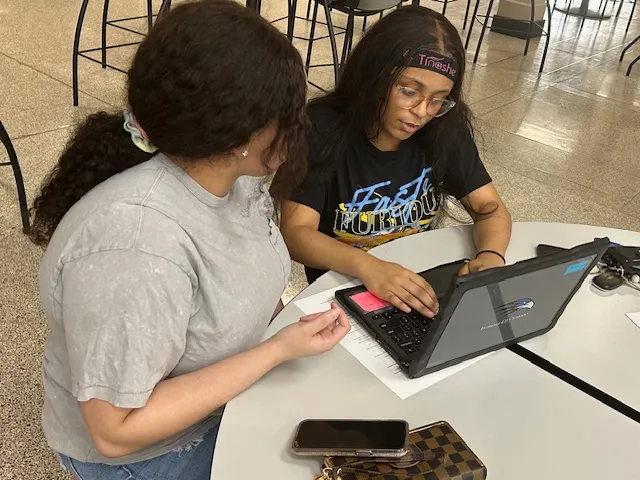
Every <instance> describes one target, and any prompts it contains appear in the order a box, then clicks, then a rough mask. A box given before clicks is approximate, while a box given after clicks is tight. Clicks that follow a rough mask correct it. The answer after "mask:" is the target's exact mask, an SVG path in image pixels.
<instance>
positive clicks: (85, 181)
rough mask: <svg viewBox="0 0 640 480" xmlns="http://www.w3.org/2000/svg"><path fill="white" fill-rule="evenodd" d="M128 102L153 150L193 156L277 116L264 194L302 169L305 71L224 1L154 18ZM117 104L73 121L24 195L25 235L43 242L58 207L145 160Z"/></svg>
mask: <svg viewBox="0 0 640 480" xmlns="http://www.w3.org/2000/svg"><path fill="white" fill-rule="evenodd" d="M127 94H128V104H129V108H130V109H131V111H132V113H133V115H134V116H135V118H136V121H137V123H138V124H139V125H140V126H141V127H142V128H143V129H144V131H145V132H146V134H147V136H148V137H149V139H150V141H151V143H153V144H154V145H156V146H157V147H158V149H159V151H160V152H163V153H166V154H169V155H175V156H176V157H179V158H180V159H181V160H191V161H198V160H203V159H208V158H211V157H212V156H215V155H220V154H225V153H228V152H231V151H233V150H234V149H237V148H239V147H241V146H242V145H244V144H246V143H247V142H248V141H249V139H250V137H251V136H252V134H254V133H256V132H258V131H260V130H262V129H263V128H265V127H267V126H268V125H271V124H272V123H273V122H275V124H276V125H277V129H278V130H277V135H276V138H275V140H274V142H273V144H272V147H276V146H278V147H279V146H280V145H282V146H284V149H285V155H286V158H287V162H286V163H285V164H284V165H283V166H282V167H281V170H282V174H281V175H278V179H276V180H275V181H274V184H273V185H272V187H271V194H272V195H273V196H274V197H276V198H278V197H284V196H286V195H287V194H288V193H289V192H290V191H291V190H292V189H293V188H294V187H295V185H294V184H293V182H294V180H296V179H300V178H301V177H302V176H303V175H304V173H305V171H306V160H305V159H306V147H305V133H306V115H305V102H306V78H305V75H304V69H303V65H302V60H301V58H300V54H299V53H298V51H297V50H296V49H295V48H294V47H293V46H292V45H291V43H289V42H288V41H287V38H286V37H285V36H284V35H282V33H280V32H279V31H278V30H277V29H276V28H274V27H273V26H272V25H271V24H269V23H268V22H267V21H266V20H264V19H263V18H261V17H260V16H259V15H258V14H257V13H255V12H253V11H251V10H249V9H247V8H245V7H243V6H241V5H239V4H238V3H236V2H234V1H231V0H202V1H198V2H193V3H186V4H183V5H180V6H178V7H177V8H175V9H174V10H172V11H171V12H169V13H168V14H167V15H166V16H164V17H163V18H161V19H159V20H158V22H157V24H156V25H155V26H154V27H153V28H152V30H151V32H150V33H149V35H148V36H147V37H146V38H145V39H144V41H143V42H142V43H141V45H140V47H139V48H138V51H137V52H136V55H135V57H134V59H133V63H132V65H131V68H130V69H129V72H128V89H127ZM123 123H124V118H123V114H122V113H117V114H110V113H106V112H100V113H96V114H94V115H90V116H89V117H88V118H87V120H86V121H85V122H84V123H83V124H82V125H80V126H79V127H78V129H77V131H76V132H75V135H74V136H73V138H72V139H71V140H70V141H69V143H68V144H67V146H66V148H65V150H64V152H63V153H62V156H61V157H60V159H59V161H58V164H57V165H56V166H55V168H54V169H53V171H52V172H51V174H50V175H49V177H48V179H47V180H46V181H45V183H44V186H43V187H42V190H41V192H40V194H39V195H38V196H37V198H36V199H35V201H34V204H33V208H32V213H33V215H34V220H33V227H32V229H31V232H30V238H31V240H32V241H33V242H34V243H36V244H39V245H46V244H47V243H48V242H49V240H50V238H51V235H52V234H53V232H54V230H55V229H56V227H57V226H58V224H59V222H60V220H62V217H63V216H64V215H65V213H66V212H67V211H68V210H69V209H70V208H71V207H72V206H73V204H75V203H76V202H77V201H78V200H79V199H80V198H81V197H82V196H83V195H84V194H86V193H87V192H88V191H89V190H91V189H92V188H93V187H95V186H96V185H98V184H99V183H101V182H103V181H105V180H106V179H107V178H109V177H111V176H113V175H115V174H117V173H120V172H122V171H124V170H126V169H128V168H130V167H132V166H134V165H137V164H140V163H142V162H144V161H146V160H148V159H150V158H151V157H152V156H153V154H149V153H145V152H144V151H142V150H140V149H139V148H137V147H136V146H135V145H134V144H133V142H132V141H131V136H130V134H129V133H127V132H126V131H125V130H124V128H123Z"/></svg>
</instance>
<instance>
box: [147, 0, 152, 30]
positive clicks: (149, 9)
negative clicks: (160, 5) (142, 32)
mask: <svg viewBox="0 0 640 480" xmlns="http://www.w3.org/2000/svg"><path fill="white" fill-rule="evenodd" d="M151 27H153V0H147V31H149V32H150V31H151Z"/></svg>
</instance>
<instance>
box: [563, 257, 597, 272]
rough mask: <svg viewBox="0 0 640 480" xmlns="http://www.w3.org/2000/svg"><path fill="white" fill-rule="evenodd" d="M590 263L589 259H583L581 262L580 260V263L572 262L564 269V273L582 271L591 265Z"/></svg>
mask: <svg viewBox="0 0 640 480" xmlns="http://www.w3.org/2000/svg"><path fill="white" fill-rule="evenodd" d="M589 263H591V262H589V260H582V261H581V262H578V263H572V264H571V265H569V266H568V267H567V269H566V270H565V271H564V274H565V275H571V274H572V273H578V272H582V271H583V270H584V269H585V268H587V267H588V266H589Z"/></svg>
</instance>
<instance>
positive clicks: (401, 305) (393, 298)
mask: <svg viewBox="0 0 640 480" xmlns="http://www.w3.org/2000/svg"><path fill="white" fill-rule="evenodd" d="M385 300H386V301H387V302H389V303H390V304H391V305H393V306H394V307H396V308H397V309H398V310H400V311H402V312H404V313H411V307H410V306H409V305H407V304H406V303H405V302H403V301H402V300H401V299H400V297H398V296H397V295H396V294H395V293H390V294H389V295H387V297H386V298H385Z"/></svg>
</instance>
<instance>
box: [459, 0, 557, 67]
mask: <svg viewBox="0 0 640 480" xmlns="http://www.w3.org/2000/svg"><path fill="white" fill-rule="evenodd" d="M493 2H494V0H489V5H488V6H487V13H486V14H485V15H478V8H479V7H480V0H476V4H475V7H474V9H473V15H472V17H471V23H470V24H469V32H467V40H466V42H465V44H464V48H465V49H467V48H469V42H470V41H471V32H472V31H473V25H474V22H475V21H477V22H479V23H481V24H482V30H481V31H480V38H479V39H478V45H477V46H476V53H475V55H474V56H473V63H476V62H477V61H478V55H479V54H480V47H481V46H482V40H483V39H484V35H485V32H486V30H487V27H488V26H489V22H490V21H491V20H492V18H493V16H492V15H491V9H492V8H493ZM545 3H546V5H547V25H546V30H545V29H544V28H543V27H542V25H540V24H538V23H537V22H536V21H535V18H536V4H535V0H529V4H530V6H531V9H530V18H529V22H528V26H527V33H526V37H525V38H526V43H525V46H524V55H526V54H527V53H529V44H530V42H531V38H532V34H534V33H535V35H536V36H544V37H546V41H545V43H544V51H543V53H542V61H541V62H540V70H539V73H542V70H543V69H544V62H545V60H546V58H547V51H548V49H549V40H550V36H551V34H550V32H551V14H552V10H551V5H550V2H549V1H548V0H547V2H545ZM467 9H468V5H467ZM480 18H483V19H484V20H483V21H481V20H479V19H480ZM465 22H466V18H465ZM534 25H535V27H536V29H535V31H534V29H533V27H534ZM500 31H503V32H507V30H506V29H503V28H501V29H500Z"/></svg>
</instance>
